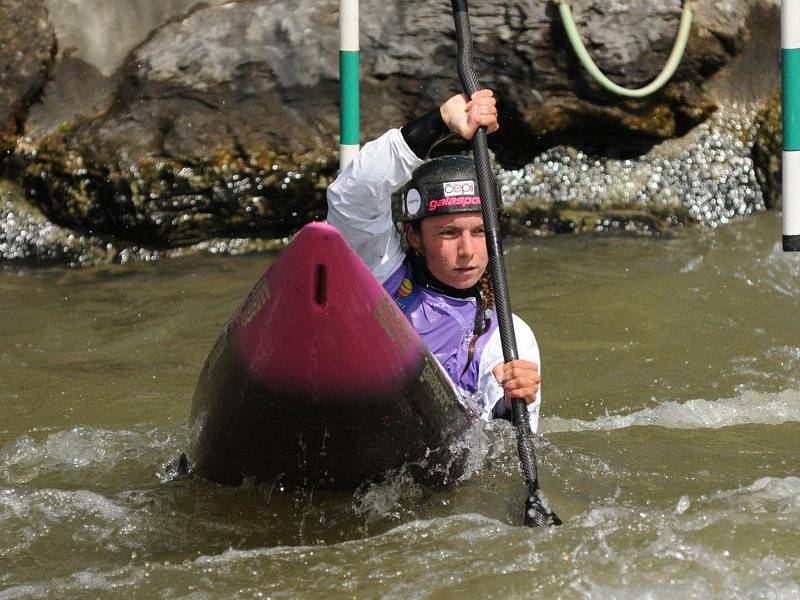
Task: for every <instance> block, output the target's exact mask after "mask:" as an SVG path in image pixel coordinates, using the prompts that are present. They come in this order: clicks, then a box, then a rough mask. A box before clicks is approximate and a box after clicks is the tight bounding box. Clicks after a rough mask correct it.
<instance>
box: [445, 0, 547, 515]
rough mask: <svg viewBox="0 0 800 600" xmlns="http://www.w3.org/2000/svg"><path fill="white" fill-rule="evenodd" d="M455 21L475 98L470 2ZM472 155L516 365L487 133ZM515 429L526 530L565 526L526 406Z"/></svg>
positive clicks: (460, 3)
mask: <svg viewBox="0 0 800 600" xmlns="http://www.w3.org/2000/svg"><path fill="white" fill-rule="evenodd" d="M451 2H452V6H453V19H454V21H455V26H456V38H457V40H458V61H457V63H458V76H459V78H460V79H461V85H462V86H463V88H464V92H466V94H467V96H469V97H470V98H471V97H472V95H473V94H474V93H475V92H477V91H478V90H479V89H480V85H479V84H478V78H477V77H476V76H475V65H474V61H473V54H472V30H471V29H470V24H469V7H468V6H467V0H451ZM472 152H473V154H474V159H475V170H476V173H477V176H478V189H479V190H480V194H481V198H482V199H483V200H484V201H483V202H481V213H482V214H483V225H484V231H485V235H486V249H487V250H488V253H489V269H490V272H491V275H492V287H493V289H494V301H495V307H496V309H497V321H498V327H499V329H500V342H501V344H502V347H503V360H504V361H505V362H509V361H512V360H516V359H517V358H518V357H519V356H518V354H517V340H516V336H515V335H514V323H513V320H512V315H511V300H510V299H509V295H508V278H507V277H506V265H505V261H504V260H503V242H502V239H501V238H500V219H499V216H498V215H499V210H498V209H499V208H500V206H501V203H502V198H498V197H496V195H495V190H496V188H495V186H494V179H493V176H492V171H491V165H490V164H489V145H488V143H487V140H486V128H485V127H481V128H479V129H478V131H477V132H475V136H474V137H473V138H472ZM511 408H512V414H513V422H514V428H515V429H516V431H517V450H518V453H519V460H520V466H521V467H522V472H523V474H524V475H525V483H526V484H527V487H528V499H527V501H526V507H525V525H527V526H529V527H534V526H537V525H560V524H561V520H560V519H559V518H558V516H557V515H556V514H555V513H553V512H552V511H550V509H549V508H548V507H547V505H546V504H545V503H544V501H543V500H542V498H541V494H540V492H539V474H538V471H537V467H536V452H535V450H534V447H533V439H532V438H533V433H532V432H531V427H530V420H529V416H528V405H527V404H526V403H525V401H524V400H519V399H514V400H513V401H512V402H511Z"/></svg>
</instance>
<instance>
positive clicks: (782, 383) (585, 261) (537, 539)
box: [0, 214, 800, 599]
mask: <svg viewBox="0 0 800 600" xmlns="http://www.w3.org/2000/svg"><path fill="white" fill-rule="evenodd" d="M779 238H780V221H779V218H778V217H777V216H776V215H774V214H760V215H757V216H755V217H750V218H748V219H746V220H741V221H737V222H734V223H732V224H729V225H725V226H723V227H719V228H716V229H709V230H706V231H703V232H691V233H686V234H684V235H681V236H679V237H674V238H658V237H624V236H613V235H597V236H562V237H558V238H547V239H532V240H514V239H510V240H507V241H506V250H507V252H508V269H509V278H510V282H511V288H512V290H511V299H512V304H513V307H514V311H515V312H516V313H517V314H519V315H520V316H522V317H523V318H524V319H525V320H526V321H527V322H528V323H529V324H530V325H531V326H532V328H533V329H534V331H535V333H536V334H537V337H538V340H539V345H540V348H541V351H542V357H543V365H542V373H543V384H542V391H543V399H544V400H543V406H542V421H541V429H542V433H543V437H542V438H541V439H539V440H538V442H537V448H538V453H539V458H540V469H541V479H542V486H543V488H544V490H545V492H546V494H547V496H548V498H549V499H550V501H551V504H552V505H553V506H554V508H555V509H556V510H557V512H558V513H559V515H560V516H561V517H562V519H563V520H564V525H563V526H561V527H559V528H551V529H527V528H524V527H521V526H520V523H521V520H522V507H523V504H524V489H523V485H522V481H521V477H520V475H519V471H518V465H517V460H516V455H515V443H514V437H513V433H512V431H511V430H510V428H509V427H508V426H507V424H505V423H504V422H499V423H493V424H491V425H488V426H482V425H478V426H476V427H474V428H473V429H472V430H470V432H469V434H468V436H467V438H466V439H465V440H464V443H466V444H469V446H470V447H471V448H472V454H471V456H472V458H471V463H470V466H469V469H468V471H467V474H466V475H465V477H464V478H463V480H462V481H460V482H458V483H457V484H456V485H455V486H453V487H452V488H449V489H446V490H441V491H430V490H426V489H424V488H421V487H420V486H418V485H417V484H415V483H414V482H413V481H411V480H410V479H409V478H408V477H406V476H405V475H403V474H402V473H401V474H398V475H396V476H393V477H391V478H390V479H389V480H388V481H386V482H384V483H382V484H379V485H365V486H363V487H362V488H361V489H359V490H357V491H356V492H354V493H341V492H340V493H322V492H313V493H312V492H305V493H301V492H294V493H287V492H281V491H280V490H271V489H265V488H262V487H257V486H253V485H244V486H242V487H238V488H226V487H221V486H217V485H213V484H210V483H208V482H205V481H202V480H198V479H195V478H192V477H186V476H180V477H179V476H176V474H175V471H174V468H173V467H172V465H173V464H174V461H175V460H176V459H177V457H178V456H179V454H180V452H181V450H182V449H184V448H185V447H186V445H187V439H188V430H187V420H188V414H189V408H190V403H191V397H192V393H193V390H194V385H195V381H196V379H197V377H198V375H199V372H200V369H201V367H202V365H203V362H204V360H205V357H206V355H207V353H208V351H209V350H210V349H211V346H212V344H213V341H214V339H215V338H216V335H217V333H218V331H219V328H220V327H221V325H222V324H223V323H224V322H225V321H226V320H227V318H228V316H229V315H230V313H231V312H232V311H233V310H234V308H235V307H236V306H237V305H238V303H239V302H240V300H241V298H242V297H243V295H244V294H245V293H246V292H247V291H249V289H250V287H251V286H252V285H253V283H254V282H255V281H256V279H257V278H258V277H259V275H260V274H261V272H262V271H263V270H264V269H265V268H266V267H267V265H268V264H269V262H270V261H271V260H272V256H270V255H250V256H243V257H215V256H208V257H194V258H186V259H174V260H162V261H160V262H156V263H153V264H143V263H140V264H132V265H117V266H110V267H103V268H86V269H63V268H42V269H31V268H27V267H19V266H6V267H3V268H0V315H2V319H0V599H5V598H37V597H65V598H67V597H68V598H99V597H108V596H125V597H135V598H152V597H164V598H259V597H263V598H268V597H269V598H329V597H337V598H338V597H341V598H348V597H354V598H404V599H405V598H445V597H447V598H449V597H453V596H460V597H466V598H529V597H532V596H533V595H534V594H542V595H543V597H547V598H556V597H561V598H643V597H650V598H687V597H697V598H705V597H726V598H728V597H743V598H798V597H800V377H799V376H798V375H800V371H798V369H799V368H800V316H799V315H800V256H796V255H787V254H784V253H783V252H782V251H781V250H780V248H779V245H778V240H779ZM398 401H402V399H401V398H398Z"/></svg>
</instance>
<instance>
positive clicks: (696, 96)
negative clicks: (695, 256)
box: [0, 0, 780, 264]
mask: <svg viewBox="0 0 800 600" xmlns="http://www.w3.org/2000/svg"><path fill="white" fill-rule="evenodd" d="M571 6H572V8H573V12H574V14H575V17H576V21H577V23H578V27H579V30H580V32H581V35H582V36H583V39H584V41H585V43H586V45H587V47H588V48H589V50H590V52H591V53H592V56H593V58H594V59H595V61H596V62H597V64H598V65H599V66H600V68H601V69H602V70H603V71H604V72H606V73H607V74H608V75H609V76H610V77H611V78H612V79H614V80H615V81H617V82H619V83H621V84H624V85H627V86H630V87H636V86H640V85H642V84H644V83H647V82H648V81H649V80H650V79H652V78H653V77H654V76H655V74H656V73H657V72H658V71H659V69H660V68H661V66H662V64H663V63H664V62H665V60H666V57H667V55H668V54H669V52H670V50H671V47H672V42H673V39H674V36H675V32H676V29H677V23H678V20H679V18H680V13H681V6H680V4H679V2H677V1H669V2H658V1H655V0H629V1H627V2H621V1H620V2H611V3H609V2H600V1H599V0H575V1H574V2H572V3H571ZM337 7H338V2H335V1H332V0H325V1H321V2H310V1H301V2H296V3H287V2H283V1H277V0H258V1H255V0H243V1H240V2H219V1H216V2H204V3H199V2H195V1H192V0H171V1H167V2H155V1H152V2H140V3H137V5H136V7H131V6H128V7H126V8H124V9H123V8H120V7H118V6H116V5H113V6H112V5H110V4H108V3H105V2H102V1H101V0H71V1H68V2H64V1H63V0H62V1H59V2H56V1H55V0H51V1H49V2H48V1H45V0H34V1H26V2H23V1H22V0H8V1H6V2H4V3H3V4H2V6H1V7H0V13H2V14H0V17H2V19H0V23H2V25H0V27H2V28H3V36H4V39H6V40H8V42H7V43H6V44H5V45H4V46H3V47H2V49H0V64H2V65H3V70H2V75H0V77H1V79H0V150H2V152H3V160H2V178H3V184H2V186H0V218H2V221H0V260H27V261H33V262H66V263H70V264H95V263H98V262H109V261H126V260H133V259H136V258H139V259H152V258H158V257H161V256H172V255H175V254H181V253H186V252H196V251H209V250H211V251H218V252H241V251H248V250H250V249H264V248H272V247H275V246H276V245H277V246H280V244H281V243H282V240H283V239H284V238H286V237H287V236H289V235H290V234H291V233H292V232H293V231H295V230H296V229H298V228H299V227H300V226H302V224H304V223H306V222H308V221H310V220H314V219H321V218H324V216H325V203H324V189H325V187H326V186H327V184H328V183H329V181H330V180H331V178H332V177H334V176H335V174H336V170H337V166H338V159H337V141H336V130H337V122H338V109H337V104H336V100H335V99H336V96H337V89H338V87H337V86H338V56H337V43H338V34H337V14H336V12H337ZM361 11H362V13H361V39H362V53H363V57H362V90H361V92H362V123H363V125H362V130H363V135H362V138H363V139H365V140H367V139H370V138H372V137H375V136H376V135H379V134H380V133H381V132H382V131H383V130H385V129H386V128H387V127H390V126H396V125H399V124H402V123H403V122H405V121H406V120H408V119H410V118H412V117H413V116H415V115H417V114H419V112H420V110H425V109H427V108H428V107H433V106H436V105H437V104H438V103H439V102H440V101H441V100H442V99H444V98H446V97H447V96H448V95H449V94H450V93H452V92H453V91H455V90H457V89H458V83H457V78H456V75H455V69H454V65H455V50H456V47H455V40H454V35H453V32H452V27H453V26H452V18H451V16H450V14H449V13H448V12H447V11H443V10H441V7H439V6H437V7H434V6H433V5H432V4H430V3H420V4H419V6H416V5H415V10H414V11H410V10H409V9H408V5H407V4H405V3H394V4H392V5H390V6H387V5H386V3H379V2H377V0H362V2H361ZM694 11H695V20H694V24H693V27H692V32H691V35H690V39H689V43H688V47H687V51H686V54H685V56H684V58H683V60H682V62H681V66H680V67H679V69H678V71H677V73H676V75H675V77H674V78H673V80H672V81H671V82H670V83H669V84H668V85H667V86H666V87H665V88H663V89H662V90H661V91H659V92H658V93H656V94H654V95H653V96H650V97H648V98H646V99H643V100H625V99H621V98H619V97H616V96H612V95H611V94H609V93H608V92H605V91H604V90H602V89H601V88H600V87H599V86H598V85H597V84H595V83H594V82H593V81H592V80H591V79H589V78H588V76H587V75H586V74H585V73H584V71H583V69H582V67H581V66H580V64H579V63H578V62H577V60H576V59H575V57H574V54H573V53H572V50H571V48H570V47H569V45H568V43H567V41H566V38H565V35H564V33H563V25H562V23H561V21H560V19H559V16H558V11H557V7H556V6H555V5H554V4H552V3H547V2H509V1H499V0H493V1H491V2H482V3H480V4H479V5H478V4H476V5H475V6H474V7H472V23H473V32H474V34H475V43H476V57H477V59H478V63H477V70H478V73H479V74H480V75H481V76H482V83H483V84H484V85H487V86H490V87H492V88H493V89H495V90H497V92H498V95H499V97H500V99H501V125H502V128H501V131H500V132H498V134H496V135H494V136H492V139H491V146H492V149H493V151H494V152H495V156H496V159H497V161H498V168H499V169H502V170H501V171H500V179H501V183H502V184H503V188H504V198H505V200H506V203H507V211H506V213H507V214H506V222H507V226H508V229H509V231H510V232H511V233H513V234H518V235H529V234H549V233H559V232H574V231H596V230H627V231H637V232H649V233H653V232H657V233H666V232H669V231H673V230H675V229H676V228H686V227H692V226H705V225H711V226H715V225H717V224H721V223H724V222H726V221H727V220H730V219H733V218H737V217H738V216H741V215H745V214H748V213H749V212H752V211H757V210H762V209H763V208H764V206H765V199H766V200H767V202H766V204H767V205H768V206H773V207H774V206H776V204H777V203H778V202H779V191H778V192H776V188H775V184H776V182H779V176H778V175H777V174H778V173H779V170H778V169H779V161H778V157H779V155H780V140H779V139H776V135H775V132H776V129H775V126H774V124H775V123H777V121H776V119H777V118H779V114H778V113H777V110H778V109H779V103H776V101H775V93H776V90H777V89H778V85H779V75H780V74H779V71H778V67H779V64H778V57H779V35H778V30H779V6H778V3H777V2H771V1H770V2H767V3H764V2H754V1H746V0H730V1H726V2H717V1H712V0H699V1H698V2H696V3H694ZM777 131H779V127H778V128H777ZM759 132H761V134H759ZM464 149H466V146H465V145H464V144H457V143H449V144H447V145H445V147H444V148H443V149H442V151H461V150H464ZM754 158H755V162H754ZM776 177H777V179H776Z"/></svg>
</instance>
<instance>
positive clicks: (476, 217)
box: [408, 212, 489, 290]
mask: <svg viewBox="0 0 800 600" xmlns="http://www.w3.org/2000/svg"><path fill="white" fill-rule="evenodd" d="M408 243H409V244H410V245H411V247H412V248H415V249H416V250H418V251H419V252H420V253H421V254H422V255H423V256H424V257H425V264H427V265H428V270H429V271H430V272H431V274H432V275H433V276H434V277H436V278H437V279H438V280H439V281H441V282H442V283H444V284H446V285H449V286H450V287H454V288H457V289H459V290H465V289H467V288H469V287H472V286H473V285H475V284H476V283H478V280H480V278H481V277H482V276H483V273H484V272H485V271H486V265H487V264H489V255H488V253H487V251H486V238H485V237H484V234H483V217H481V213H478V212H467V213H456V214H452V215H438V216H436V217H427V218H425V219H422V221H421V223H420V229H419V231H417V230H415V229H414V228H411V227H410V228H409V229H408Z"/></svg>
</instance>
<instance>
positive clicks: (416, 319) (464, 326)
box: [383, 261, 497, 394]
mask: <svg viewBox="0 0 800 600" xmlns="http://www.w3.org/2000/svg"><path fill="white" fill-rule="evenodd" d="M383 287H384V289H385V290H386V291H387V292H389V294H390V295H392V297H393V298H394V300H395V302H396V303H397V305H398V306H399V307H400V310H402V311H403V313H404V314H405V315H406V318H407V319H408V320H409V321H410V322H411V324H412V325H413V326H414V329H416V330H417V333H419V335H420V337H421V338H422V341H424V342H425V345H426V346H428V349H429V350H430V351H431V353H433V355H434V356H435V357H436V359H437V360H438V361H439V363H440V364H441V365H442V367H444V370H445V372H446V373H447V374H448V375H449V376H450V379H451V380H452V381H453V383H454V384H455V385H456V387H457V388H459V389H460V390H461V391H462V392H465V393H467V394H474V393H475V392H476V391H477V388H478V375H479V372H478V371H479V367H480V360H481V354H482V353H483V349H484V348H485V347H486V343H487V342H488V341H489V338H490V337H491V335H492V332H493V331H494V330H495V329H497V315H496V314H495V313H494V311H487V313H488V314H487V315H486V317H487V318H489V319H491V324H490V325H489V327H488V328H487V329H486V331H484V333H483V334H482V335H481V336H480V337H479V338H478V339H477V341H476V343H475V353H474V355H473V356H472V360H470V361H469V364H467V361H468V358H469V344H470V341H471V340H472V338H473V336H474V326H475V310H476V308H475V304H476V300H475V298H453V297H452V296H447V295H445V294H443V293H440V292H436V291H434V290H430V289H427V288H424V287H422V286H420V285H418V284H417V283H415V282H414V280H413V277H412V273H411V268H410V266H409V265H408V262H407V261H406V262H403V264H402V265H400V267H398V269H397V270H396V271H395V272H394V273H392V274H391V275H390V276H389V278H388V279H387V280H386V281H385V282H384V284H383Z"/></svg>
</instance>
